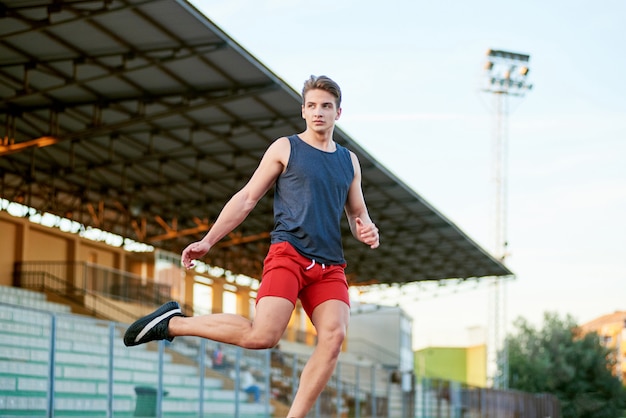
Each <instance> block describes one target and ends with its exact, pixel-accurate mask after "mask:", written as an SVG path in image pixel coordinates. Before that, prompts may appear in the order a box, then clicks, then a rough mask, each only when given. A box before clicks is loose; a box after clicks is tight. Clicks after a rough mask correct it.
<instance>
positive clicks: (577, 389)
mask: <svg viewBox="0 0 626 418" xmlns="http://www.w3.org/2000/svg"><path fill="white" fill-rule="evenodd" d="M515 327H516V328H517V333H516V334H514V335H509V336H507V346H508V356H509V376H510V381H509V387H510V388H511V389H518V390H522V391H526V392H535V393H537V392H543V393H551V394H553V395H555V396H556V397H557V398H558V399H559V400H560V402H561V412H562V416H563V417H568V418H587V417H589V418H614V417H620V416H622V413H623V408H626V389H625V388H624V387H623V386H622V383H621V382H620V381H619V379H618V378H617V377H615V376H613V374H612V373H611V367H612V366H613V364H614V361H615V360H614V358H613V357H612V356H611V355H610V354H611V353H610V351H609V350H608V349H607V348H605V347H603V346H602V345H601V344H600V339H599V337H598V335H597V334H596V333H589V334H586V335H582V334H581V333H580V332H579V328H578V325H577V324H576V323H575V321H574V320H573V318H572V317H571V316H570V315H568V316H567V317H566V318H565V319H561V318H559V317H558V315H557V314H555V313H545V314H544V324H543V329H535V328H533V327H532V326H531V325H530V324H528V322H527V321H526V320H524V319H523V318H518V319H517V320H516V321H515Z"/></svg>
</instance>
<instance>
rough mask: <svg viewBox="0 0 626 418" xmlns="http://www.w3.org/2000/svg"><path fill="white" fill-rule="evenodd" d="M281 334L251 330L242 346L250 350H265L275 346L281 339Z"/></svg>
mask: <svg viewBox="0 0 626 418" xmlns="http://www.w3.org/2000/svg"><path fill="white" fill-rule="evenodd" d="M280 337H281V334H272V333H260V332H255V331H254V330H253V331H252V332H250V333H249V334H248V335H247V336H246V338H245V340H244V341H243V343H242V344H241V346H242V347H243V348H246V349H249V350H263V349H266V348H273V347H275V346H276V344H278V342H279V341H280Z"/></svg>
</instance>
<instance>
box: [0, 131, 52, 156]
mask: <svg viewBox="0 0 626 418" xmlns="http://www.w3.org/2000/svg"><path fill="white" fill-rule="evenodd" d="M59 141H60V140H59V138H55V137H53V136H42V137H40V138H36V139H31V140H28V141H24V142H18V143H15V142H14V140H13V139H9V138H8V137H6V136H5V137H4V140H3V141H2V144H1V145H0V157H3V156H5V155H9V154H15V153H16V152H20V151H24V150H26V149H29V148H43V147H49V146H50V145H54V144H56V143H57V142H59Z"/></svg>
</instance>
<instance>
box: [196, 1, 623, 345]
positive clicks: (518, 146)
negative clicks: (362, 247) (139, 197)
mask: <svg viewBox="0 0 626 418" xmlns="http://www.w3.org/2000/svg"><path fill="white" fill-rule="evenodd" d="M191 3H192V4H193V5H195V6H196V7H197V8H198V9H199V10H200V11H201V12H202V13H203V14H205V15H206V16H207V17H208V18H209V19H210V20H211V21H212V22H213V23H214V24H216V25H217V26H218V27H219V28H221V29H222V30H223V31H225V32H226V33H227V34H228V35H229V36H230V37H231V38H233V39H234V40H235V41H237V42H238V43H239V44H240V45H241V46H242V47H243V48H244V49H246V50H247V51H248V52H249V53H251V54H252V55H253V56H254V57H256V58H257V59H258V60H259V61H260V62H261V63H263V64H264V65H265V66H267V67H268V68H269V69H270V70H271V71H272V72H273V73H275V74H276V75H277V76H278V77H280V78H281V79H283V80H284V81H285V82H287V84H289V85H290V86H292V87H293V88H294V89H295V90H296V91H300V90H301V87H302V83H303V82H304V80H305V79H307V78H308V77H309V75H311V74H315V75H320V74H325V75H328V76H330V77H331V78H333V79H334V80H335V81H337V82H338V83H339V85H340V86H341V88H342V92H343V102H342V111H343V113H342V115H341V118H340V120H339V121H338V126H339V127H340V128H341V129H342V130H343V131H344V132H346V133H347V134H348V135H349V136H350V137H351V138H352V139H353V140H354V141H356V142H357V143H358V144H359V145H360V146H362V147H363V148H364V149H365V150H366V151H367V152H369V153H370V154H371V155H372V156H373V157H374V158H375V159H376V160H378V161H379V162H380V163H382V164H383V165H384V166H385V167H386V168H387V169H389V170H390V171H391V172H393V173H394V174H395V175H396V176H397V177H398V178H399V179H400V180H401V181H402V182H404V183H405V184H406V185H408V186H409V187H410V188H411V189H413V190H414V191H415V192H416V193H418V194H419V195H420V196H421V197H423V198H424V199H425V200H426V201H427V202H429V203H430V204H431V205H432V206H434V208H435V209H436V210H437V211H439V212H440V213H441V214H442V215H443V216H445V217H446V218H447V219H449V220H450V221H451V222H453V223H454V224H455V225H456V226H457V227H459V228H460V229H461V230H462V231H464V232H465V233H466V234H467V235H468V236H469V237H470V238H471V239H472V240H473V241H475V242H476V243H477V244H478V245H480V246H481V247H483V248H484V249H486V250H488V251H493V249H494V244H493V242H494V238H493V236H494V232H493V231H494V228H495V226H494V225H495V223H496V222H495V219H494V216H493V212H494V211H493V207H494V202H495V199H496V192H495V189H494V183H493V176H492V168H493V166H494V158H493V156H492V151H493V146H492V141H493V136H494V134H493V132H494V124H495V120H496V113H495V112H494V110H493V106H492V100H493V95H489V94H486V93H484V92H481V86H482V85H483V84H482V82H483V81H484V70H483V65H484V63H485V61H486V51H487V50H488V49H490V48H491V49H499V50H506V51H512V52H517V53H522V54H528V55H530V61H529V68H530V72H529V74H528V78H527V80H528V82H529V83H531V84H532V85H533V88H532V89H531V90H530V91H529V92H528V93H527V94H526V95H525V96H524V97H519V98H511V101H510V112H509V115H508V117H507V121H508V129H507V139H506V143H507V145H508V158H507V161H508V164H507V168H506V177H507V180H506V184H507V197H506V199H505V201H506V204H507V210H506V216H507V221H506V224H505V226H506V230H507V234H506V235H507V240H508V255H507V259H506V265H507V266H508V267H509V268H510V269H511V270H512V271H513V272H514V273H515V278H514V279H512V280H509V281H508V282H507V284H506V285H505V286H504V296H503V297H502V298H501V301H502V303H504V304H505V306H506V309H505V315H504V317H503V319H502V320H503V321H504V322H505V323H506V328H505V330H506V333H510V332H514V330H515V327H514V326H513V322H514V320H516V319H517V318H524V319H525V320H526V321H528V322H530V323H531V324H533V325H535V326H536V327H540V326H541V325H542V319H543V315H544V314H545V313H546V312H551V313H556V314H558V315H560V316H561V317H564V316H566V315H571V316H572V317H573V318H574V319H575V320H576V321H577V322H578V323H581V324H582V323H585V322H587V321H590V320H591V319H594V318H596V317H598V316H601V315H604V314H609V313H612V312H614V311H616V310H621V311H626V221H625V220H624V215H625V214H626V81H625V79H624V75H625V74H626V54H624V42H625V41H626V25H624V24H623V22H624V21H625V19H626V2H624V1H623V0H602V1H598V2H589V1H580V0H572V1H567V2H566V1H563V0H557V1H552V2H545V1H537V0H529V1H526V2H522V3H520V2H502V1H496V0H478V1H474V0H472V1H438V2H432V1H428V2H427V1H423V0H401V1H399V0H391V1H387V2H379V1H376V2H374V1H369V0H343V1H329V0H320V1H316V2H304V1H300V0H257V1H254V2H251V1H243V0H191ZM286 134H289V133H286ZM364 194H365V198H366V200H367V190H364ZM374 221H375V220H374ZM384 233H385V232H384V231H381V235H382V240H381V241H382V245H384ZM348 262H349V260H348ZM393 292H399V291H397V290H395V289H394V290H392V291H387V292H383V293H382V294H380V293H379V294H376V293H375V292H366V293H364V294H363V296H362V298H363V301H364V302H367V301H370V300H376V301H378V302H380V303H385V304H396V303H399V304H400V306H402V307H403V308H404V309H405V311H406V312H407V313H408V314H409V315H410V316H411V317H412V318H413V322H414V329H413V334H414V336H413V340H414V341H413V345H414V348H415V349H419V348H423V347H427V346H465V345H468V344H473V343H476V342H477V341H476V329H479V330H480V329H483V330H485V329H487V328H488V326H489V323H490V322H489V315H490V312H491V309H490V308H489V306H490V303H491V301H492V300H493V298H492V297H491V295H492V293H491V291H490V286H489V285H488V282H487V281H484V280H483V281H478V282H477V283H476V282H473V283H470V284H465V285H456V284H454V285H453V283H452V282H450V284H449V285H446V286H443V287H438V288H436V289H435V288H431V287H428V286H423V287H422V288H417V287H415V286H414V287H407V288H406V289H404V290H403V291H402V292H401V293H396V294H393ZM478 342H479V341H478Z"/></svg>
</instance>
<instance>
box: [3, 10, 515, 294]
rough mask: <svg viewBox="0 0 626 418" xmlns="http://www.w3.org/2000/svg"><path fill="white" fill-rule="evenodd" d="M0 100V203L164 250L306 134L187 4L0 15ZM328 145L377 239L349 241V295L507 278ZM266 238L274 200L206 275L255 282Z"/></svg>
mask: <svg viewBox="0 0 626 418" xmlns="http://www.w3.org/2000/svg"><path fill="white" fill-rule="evenodd" d="M306 76H308V74H306V75H304V76H303V79H304V78H306ZM0 97H1V98H2V101H1V104H0V123H1V127H0V133H1V136H2V143H1V144H0V196H2V197H3V198H5V199H7V200H10V201H17V202H21V203H23V204H25V205H28V206H30V207H33V208H36V209H37V210H39V211H41V212H50V213H53V214H56V215H59V216H61V217H67V218H70V219H73V220H75V221H77V222H79V223H81V224H83V225H85V226H88V227H95V228H100V229H102V230H106V231H109V232H113V233H115V234H119V235H121V236H124V237H129V238H132V239H134V240H136V241H140V242H145V243H149V244H152V245H154V246H155V247H157V248H161V249H165V250H171V251H174V252H179V251H181V249H182V248H183V247H184V246H185V245H187V244H188V243H189V242H191V241H193V240H196V239H199V238H200V237H201V236H202V235H204V233H205V232H206V231H207V230H208V228H209V227H210V225H211V222H212V221H214V220H215V218H216V216H217V214H218V213H219V211H220V210H221V208H222V206H223V205H224V203H225V202H226V201H227V200H228V199H229V198H230V197H231V195H232V194H233V193H234V192H236V191H237V190H238V189H239V188H240V187H242V186H243V185H244V184H245V182H246V181H247V179H248V178H249V176H250V175H251V174H252V172H253V170H254V169H255V168H256V166H257V164H258V161H259V160H260V158H261V156H262V155H263V152H264V150H265V149H266V148H267V146H268V145H269V144H270V143H271V142H272V141H273V140H274V139H276V138H277V137H280V136H284V135H286V134H290V133H294V132H300V131H302V130H303V128H304V124H303V120H302V118H301V114H300V104H301V98H300V94H299V93H298V92H297V91H295V90H294V89H293V88H291V87H290V86H288V85H287V84H286V83H285V82H284V81H283V80H281V79H280V78H279V77H277V76H276V75H275V74H274V73H273V72H272V71H270V70H269V69H268V68H266V67H265V66H264V65H263V64H262V63H260V62H259V61H258V60H257V59H256V58H255V57H253V56H252V55H251V54H249V53H248V52H247V51H245V50H244V49H243V48H242V47H241V46H239V45H238V44H237V43H236V42H234V41H233V40H232V39H231V38H230V37H229V36H228V35H227V34H225V33H224V32H223V31H222V30H220V29H219V28H218V27H217V26H216V25H215V24H214V23H212V22H211V21H210V20H209V19H208V18H206V17H205V16H204V15H202V13H200V12H199V11H198V10H197V9H195V8H194V7H193V6H192V5H191V4H189V3H188V2H186V1H184V0H97V1H95V0H50V1H43V0H4V1H2V2H1V3H0ZM335 139H336V141H337V142H338V143H340V144H342V145H344V146H346V147H348V148H350V149H351V150H352V151H354V152H355V153H356V154H357V155H358V157H359V159H360V161H361V164H362V170H363V189H364V193H365V197H366V201H367V203H368V207H369V209H370V215H371V217H372V219H374V221H375V222H376V223H377V225H378V226H379V228H380V230H381V234H382V245H381V247H380V248H379V249H378V250H376V251H372V250H370V249H369V248H368V247H367V246H365V245H363V244H361V243H358V242H357V241H356V240H354V239H352V238H346V239H345V240H344V245H345V252H346V258H347V260H348V262H349V266H348V270H347V272H348V273H349V280H350V282H351V284H369V283H376V284H384V283H406V282H413V281H423V280H442V279H451V278H455V279H467V278H480V277H485V276H508V275H511V274H512V273H511V272H510V271H509V270H508V269H507V268H506V267H505V266H503V265H502V264H501V263H500V262H499V261H498V260H495V259H494V258H493V257H492V256H490V255H489V254H488V253H487V252H485V251H484V250H483V249H482V248H480V247H479V246H478V245H477V244H476V243H475V242H473V241H472V240H471V239H470V238H469V237H468V236H467V235H466V234H464V233H463V232H462V231H461V230H460V229H459V228H457V227H456V226H455V225H454V224H453V223H451V222H450V221H449V220H447V219H446V218H445V217H444V216H442V214H440V213H438V212H437V210H435V209H434V208H433V207H432V206H431V205H429V204H428V203H427V202H426V201H425V200H424V199H422V198H421V197H420V196H419V195H418V194H417V193H415V192H414V191H413V190H411V189H410V188H409V187H407V186H406V185H405V184H404V183H403V182H402V181H400V180H399V179H398V178H396V177H395V176H394V175H392V174H391V173H390V172H389V171H388V170H387V169H385V167H383V166H381V165H380V164H379V163H378V162H377V161H376V160H375V159H374V158H373V157H372V156H371V155H369V154H368V153H367V152H365V151H364V150H363V149H362V148H361V147H360V146H359V144H358V143H357V142H356V141H355V140H354V139H352V138H350V137H349V136H348V135H347V134H345V133H344V132H343V131H342V130H341V129H336V131H335ZM272 226H273V218H272V193H271V192H270V193H269V194H268V196H266V197H264V198H263V199H262V200H261V201H260V202H259V204H258V205H257V207H256V208H255V209H254V211H253V212H252V214H251V216H249V217H248V219H247V220H246V221H245V222H244V223H243V224H242V225H241V226H240V227H239V228H238V229H237V230H236V231H235V232H234V233H233V234H231V235H230V236H229V237H227V238H225V239H224V240H222V242H220V244H219V246H218V247H219V248H215V249H213V250H212V251H211V252H210V253H209V255H208V256H207V259H206V260H205V261H207V262H208V263H210V264H213V265H217V266H220V267H224V268H226V269H229V270H231V271H232V272H234V273H241V274H246V275H249V276H252V277H259V273H260V271H261V268H262V262H263V258H264V256H265V253H266V251H267V246H268V241H269V240H268V236H269V231H270V230H271V229H272ZM343 227H344V233H345V234H344V235H345V236H346V237H347V236H348V235H349V230H348V226H347V222H344V225H343Z"/></svg>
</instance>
